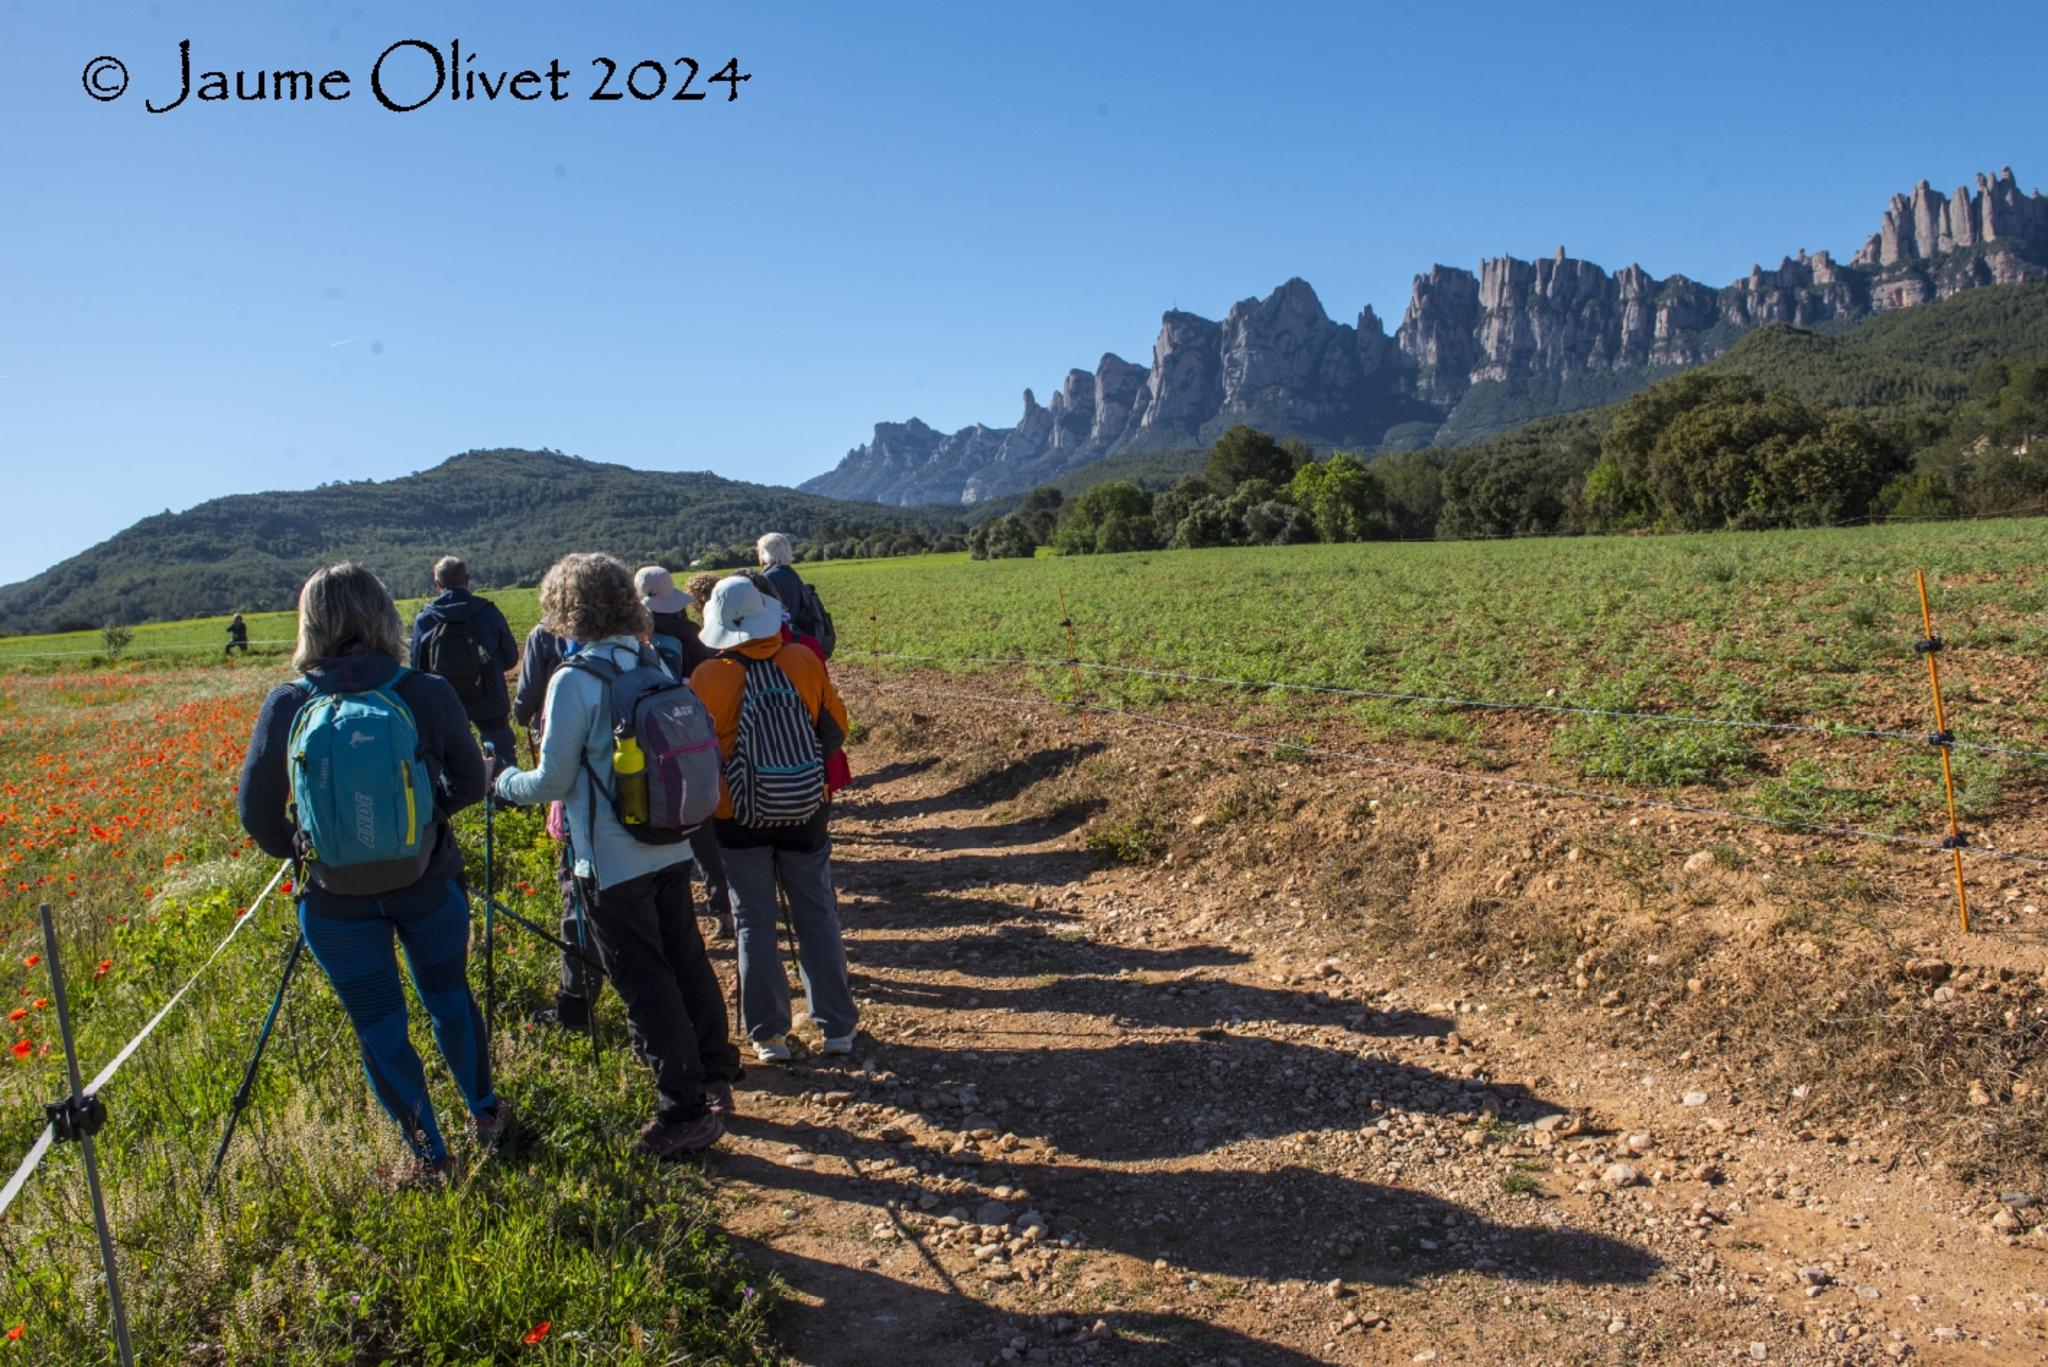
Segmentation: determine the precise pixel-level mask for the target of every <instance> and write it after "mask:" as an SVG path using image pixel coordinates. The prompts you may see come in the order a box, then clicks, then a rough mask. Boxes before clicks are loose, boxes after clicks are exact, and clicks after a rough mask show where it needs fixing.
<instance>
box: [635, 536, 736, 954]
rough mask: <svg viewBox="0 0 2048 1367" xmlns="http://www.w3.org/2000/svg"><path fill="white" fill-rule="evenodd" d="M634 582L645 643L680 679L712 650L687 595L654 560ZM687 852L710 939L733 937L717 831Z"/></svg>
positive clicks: (706, 831) (694, 839) (704, 834)
mask: <svg viewBox="0 0 2048 1367" xmlns="http://www.w3.org/2000/svg"><path fill="white" fill-rule="evenodd" d="M633 587H634V588H635V589H636V590H637V591H638V592H639V594H640V602H641V603H642V604H643V605H644V606H645V607H646V608H647V616H648V617H649V619H650V620H651V621H652V622H653V624H654V633H653V636H652V638H651V639H650V640H649V641H648V644H649V645H651V646H653V647H654V652H655V654H657V655H659V656H661V661H662V663H663V664H665V665H667V666H668V669H669V673H671V674H673V675H675V676H676V677H677V678H678V679H681V680H683V681H684V682H685V683H687V682H688V681H689V678H690V675H691V674H692V673H694V672H695V671H696V668H697V666H698V665H700V664H703V663H704V662H705V661H706V660H708V659H710V658H711V652H710V651H708V650H706V649H705V648H704V643H703V642H702V641H701V640H699V639H698V637H697V624H696V623H695V622H693V621H691V620H690V614H689V611H688V609H689V607H690V600H689V598H688V597H686V596H685V595H684V594H683V592H682V591H681V590H680V589H678V588H677V587H676V581H675V577H674V576H673V575H671V574H670V573H669V572H668V571H667V570H665V569H663V568H662V567H661V566H659V565H643V566H641V567H640V568H639V569H638V570H636V571H634V573H633ZM690 854H691V856H692V857H693V858H694V859H695V860H696V861H697V877H698V878H699V879H701V880H702V881H703V883H704V905H705V906H706V907H707V908H709V910H710V912H711V915H712V917H713V918H714V919H715V920H716V921H717V923H718V924H717V927H716V929H715V930H714V931H713V932H712V938H713V939H714V940H730V939H731V938H732V934H733V931H732V889H731V888H729V887H727V886H726V883H725V861H724V860H723V859H721V858H720V857H719V850H718V833H717V832H716V831H714V830H713V829H712V828H711V827H709V826H704V827H701V828H699V829H698V831H697V833H696V834H695V835H692V836H691V837H690Z"/></svg>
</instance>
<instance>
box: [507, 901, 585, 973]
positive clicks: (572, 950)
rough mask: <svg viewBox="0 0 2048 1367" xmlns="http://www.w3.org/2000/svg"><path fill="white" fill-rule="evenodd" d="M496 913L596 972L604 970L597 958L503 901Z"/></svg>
mask: <svg viewBox="0 0 2048 1367" xmlns="http://www.w3.org/2000/svg"><path fill="white" fill-rule="evenodd" d="M498 915H500V916H502V917H504V918H505V919H506V920H507V921H510V922H511V923H512V924H513V925H515V926H518V927H519V928H520V929H521V930H524V931H526V932H528V933H529V934H532V935H538V936H539V937H540V938H541V939H543V940H546V941H547V942H548V943H549V944H551V945H553V946H554V947H555V948H556V949H559V950H561V951H562V952H563V953H564V954H574V955H575V956H576V957H577V958H579V959H581V960H583V962H584V963H586V964H589V965H590V966H591V967H592V968H594V969H596V970H597V971H598V972H600V973H602V972H603V971H604V965H603V964H602V963H600V962H599V961H598V960H596V959H594V958H591V957H590V956H589V955H587V954H585V953H584V952H583V951H582V950H580V949H578V948H577V947H576V946H575V945H572V944H570V943H569V942H568V941H567V940H564V939H562V938H561V937H559V936H556V935H551V934H549V933H548V932H547V931H545V930H543V929H542V928H541V927H539V926H537V925H535V924H534V923H533V922H531V921H529V920H527V919H526V918H525V917H524V916H521V915H520V914H519V913H518V912H516V911H514V910H512V908H510V907H508V906H506V905H505V904H504V903H503V902H500V903H499V904H498Z"/></svg>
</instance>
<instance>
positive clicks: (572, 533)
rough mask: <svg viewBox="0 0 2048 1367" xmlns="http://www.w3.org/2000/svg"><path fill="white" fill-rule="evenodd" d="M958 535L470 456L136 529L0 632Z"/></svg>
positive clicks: (555, 459)
mask: <svg viewBox="0 0 2048 1367" xmlns="http://www.w3.org/2000/svg"><path fill="white" fill-rule="evenodd" d="M884 527H894V528H911V527H915V528H924V529H932V530H957V521H956V518H955V517H954V516H953V515H951V514H949V513H947V512H946V511H945V510H943V509H934V510H921V511H908V510H903V509H892V508H882V507H879V506H877V505H874V504H863V503H846V502H842V501H840V500H837V499H830V498H824V497H820V496H818V495H815V494H805V493H799V492H797V491H796V490H793V489H782V488H775V487H771V486H767V485H760V484H743V483H739V482H737V481H734V480H729V479H722V478H720V477H719V476H717V475H712V474H708V473H679V472H673V471H657V470H633V469H628V468H626V467H625V466H620V465H604V464H600V463H598V462H595V461H587V460H581V459H578V458H576V457H574V456H566V455H562V454H561V453H559V452H554V451H519V450H499V451H470V452H467V453H465V454H463V455H459V456H456V457H454V458H453V459H450V460H448V461H445V462H443V463H442V464H440V465H438V466H436V467H435V468H433V469H431V470H426V471H422V472H421V473H419V474H415V475H409V476H406V477H405V478H402V479H394V480H387V481H382V482H379V481H371V480H363V481H357V482H354V483H347V484H329V485H323V486H322V487H320V488H318V489H308V490H296V491H284V492H273V493H261V494H237V495H234V496H232V497H228V498H218V499H214V500H212V501H211V502H207V503H202V504H200V505H199V506H198V507H196V508H193V509H190V510H189V511H186V512H182V513H169V512H167V513H163V514H160V515H158V516H156V517H148V518H144V519H143V520H142V521H140V522H138V523H136V524H135V525H134V526H132V527H130V528H128V529H127V530H126V531H123V532H121V533H119V534H117V535H115V536H113V537H111V538H109V539H108V540H106V541H103V542H101V543H100V544H99V545H97V546H94V547H93V548H92V549H90V550H88V551H86V552H84V553H83V554H80V555H76V556H73V557H72V558H71V559H69V560H66V561H64V562H63V563H62V564H60V565H56V566H54V567H52V568H51V569H48V570H46V571H44V572H43V573H41V574H39V575H37V576H35V577H34V578H33V579H29V580H26V581H24V582H22V583H19V584H10V585H8V586H6V587H4V588H0V630H4V631H7V632H40V631H58V630H71V629H77V628H80V627H93V626H99V625H103V624H105V623H108V622H121V623H131V622H142V621H156V620H164V619H168V618H182V617H196V616H201V615H205V614H210V613H221V612H227V611H230V610H235V609H241V610H263V609H275V608H285V607H289V606H290V605H291V603H292V599H293V596H294V595H295V594H296V593H297V591H298V586H299V585H300V584H301V583H302V582H304V580H305V577H306V575H307V573H308V572H309V571H311V570H312V569H313V568H314V567H316V566H318V565H321V564H326V563H328V562H331V561H334V560H340V559H355V560H361V561H363V562H365V563H367V564H369V565H370V566H372V567H373V568H374V569H376V570H377V572H378V573H379V574H381V575H383V576H384V578H385V581H386V582H387V583H389V584H390V585H391V588H392V591H393V592H395V593H398V594H400V595H404V594H407V593H411V592H415V591H418V590H420V589H422V588H424V586H425V584H426V580H427V568H428V566H429V565H430V564H431V563H432V562H433V560H434V559H435V558H436V557H437V556H440V555H442V554H447V553H454V554H458V555H461V556H462V557H463V558H464V559H466V560H467V561H468V562H469V564H470V567H471V571H472V573H473V574H474V575H475V576H476V578H477V580H478V581H479V582H480V583H484V584H492V585H506V584H516V583H521V582H531V581H532V580H533V579H534V578H535V577H536V576H538V575H539V574H540V573H541V572H542V571H543V570H545V569H546V568H547V567H548V565H549V564H551V563H553V561H554V560H555V559H556V557H558V556H560V555H561V554H563V553H564V552H566V551H571V550H583V549H599V550H607V551H611V552H613V553H614V554H617V555H620V556H623V557H625V558H627V559H628V560H633V561H647V562H652V561H662V562H665V563H668V564H670V565H683V564H686V563H687V562H688V561H689V560H690V559H691V558H693V557H694V556H696V555H698V554H700V553H702V552H704V551H705V550H707V549H710V548H713V547H723V546H728V545H732V544H735V543H742V542H748V541H751V540H753V538H755V537H756V536H758V535H760V534H761V533H762V532H764V531H770V530H774V531H785V532H788V533H790V534H791V535H792V536H795V537H799V538H812V537H827V536H829V537H835V538H836V537H843V536H849V535H856V536H857V535H861V534H863V533H865V532H867V531H869V530H872V529H876V528H884Z"/></svg>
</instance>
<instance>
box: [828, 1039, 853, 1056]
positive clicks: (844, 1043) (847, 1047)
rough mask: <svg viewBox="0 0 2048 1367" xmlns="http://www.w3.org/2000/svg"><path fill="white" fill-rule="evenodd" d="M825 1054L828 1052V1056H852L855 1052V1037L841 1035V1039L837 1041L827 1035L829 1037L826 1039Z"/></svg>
mask: <svg viewBox="0 0 2048 1367" xmlns="http://www.w3.org/2000/svg"><path fill="white" fill-rule="evenodd" d="M825 1052H826V1053H827V1054H850V1053H852V1052H853V1036H852V1035H841V1036H839V1037H838V1038H837V1039H834V1038H833V1037H832V1036H830V1035H827V1036H826V1037H825Z"/></svg>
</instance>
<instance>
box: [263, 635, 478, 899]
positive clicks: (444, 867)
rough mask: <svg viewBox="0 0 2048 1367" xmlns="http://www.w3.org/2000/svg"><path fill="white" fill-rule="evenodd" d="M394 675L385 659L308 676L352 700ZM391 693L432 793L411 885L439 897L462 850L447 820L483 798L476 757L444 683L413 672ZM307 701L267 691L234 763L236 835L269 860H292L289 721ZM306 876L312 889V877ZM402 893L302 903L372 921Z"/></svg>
mask: <svg viewBox="0 0 2048 1367" xmlns="http://www.w3.org/2000/svg"><path fill="white" fill-rule="evenodd" d="M397 668H398V662H397V661H396V660H394V659H392V658H391V657H390V656H389V655H343V656H340V657H338V658H336V659H332V660H329V661H328V662H327V663H326V664H324V665H321V666H318V667H317V668H315V669H313V670H311V671H310V672H309V674H308V677H309V678H311V679H312V680H313V681H314V682H315V683H318V684H319V685H320V686H321V687H322V688H324V689H326V690H328V691H329V692H334V693H360V692H363V691H365V690H367V689H371V688H375V687H377V686H378V685H380V684H382V683H383V682H384V681H385V680H386V679H388V678H390V677H391V675H392V672H393V671H394V670H396V669H397ZM397 692H398V697H399V700H400V701H401V702H403V703H404V704H405V705H406V706H407V707H409V708H411V709H412V717H413V724H414V725H416V726H417V727H418V728H419V732H420V754H421V757H422V758H423V759H424V760H425V761H426V764H427V774H428V776H429V777H430V778H432V779H433V782H434V793H435V800H434V854H433V858H432V859H431V860H430V861H429V863H428V865H427V869H426V872H425V873H424V874H422V875H421V876H420V880H419V882H418V883H417V884H415V885H414V886H415V887H419V888H428V889H433V890H435V891H433V893H432V895H433V896H436V897H440V896H446V885H447V884H448V883H449V882H450V881H452V880H457V879H460V878H461V877H462V851H461V850H460V849H459V848H458V847H457V846H456V844H455V833H454V832H453V831H451V830H450V829H449V828H448V818H449V817H450V816H452V815H454V814H455V813H456V812H459V811H461V810H462V809H463V808H464V807H468V806H472V805H474V804H475V803H477V802H479V801H481V800H482V799H483V795H484V756H483V751H481V750H480V749H478V748H477V743H476V737H475V736H473V735H471V734H470V730H469V718H468V717H466V716H465V715H463V711H462V699H460V698H458V697H456V696H455V690H454V689H452V688H450V687H449V686H448V683H447V681H446V680H444V679H440V678H436V677H435V676H434V675H432V674H422V673H419V672H418V671H417V670H414V671H410V672H408V673H407V674H406V676H405V677H404V678H403V679H401V680H399V683H398V690H397ZM312 696H313V691H312V690H311V689H310V688H308V687H307V686H306V685H305V684H302V683H300V682H298V681H297V680H293V681H292V682H291V683H288V684H280V685H278V687H276V688H274V689H272V690H271V693H270V696H269V697H267V698H265V699H264V700H263V710H262V712H261V713H259V714H258V715H257V717H256V732H255V734H254V735H253V736H251V737H250V739H249V753H248V756H247V757H246V758H245V759H244V760H243V761H242V782H241V786H240V787H239V788H238V789H237V790H236V799H235V800H236V806H237V807H238V809H239V811H240V813H241V818H242V829H243V830H245V831H247V832H248V833H249V834H250V835H251V836H253V837H254V838H255V841H256V844H257V846H258V847H259V848H260V849H262V851H263V852H264V853H265V854H267V855H269V856H271V857H272V858H273V859H290V858H292V857H294V856H295V855H296V854H297V853H298V848H297V841H296V837H297V834H298V833H297V831H296V830H294V828H293V826H292V819H291V816H290V814H289V808H290V804H291V796H292V783H291V735H292V722H293V721H295V720H296V719H297V718H298V715H299V709H300V708H301V707H304V706H305V705H306V702H307V700H308V699H310V698H311V697H312ZM311 877H312V881H315V882H317V875H312V876H311ZM408 891H410V890H409V889H408V890H401V891H399V892H396V893H390V894H386V895H385V896H384V897H382V898H379V897H346V896H341V895H338V894H335V893H331V892H327V891H325V890H324V889H314V890H312V891H311V892H310V893H309V896H310V898H311V901H310V905H311V906H312V909H313V910H315V911H318V912H320V913H322V914H324V915H330V916H375V915H378V914H380V911H381V908H380V906H379V903H380V902H389V901H395V900H398V899H402V898H404V897H405V896H406V894H407V892H408Z"/></svg>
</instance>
